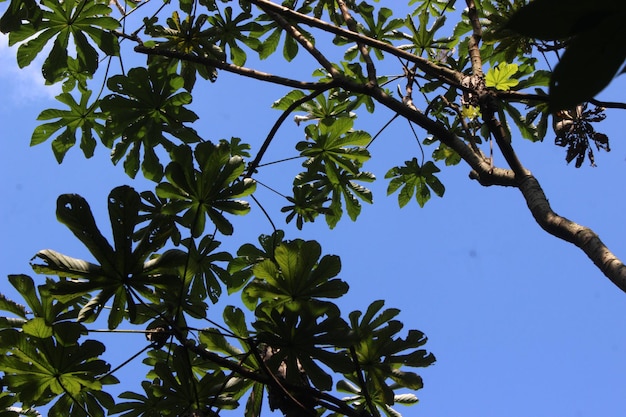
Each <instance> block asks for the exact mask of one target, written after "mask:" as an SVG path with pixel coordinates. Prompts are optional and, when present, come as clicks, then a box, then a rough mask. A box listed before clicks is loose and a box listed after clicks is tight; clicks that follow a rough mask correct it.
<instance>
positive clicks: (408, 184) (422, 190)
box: [385, 158, 445, 207]
mask: <svg viewBox="0 0 626 417" xmlns="http://www.w3.org/2000/svg"><path fill="white" fill-rule="evenodd" d="M439 171H440V170H439V168H437V166H435V164H434V163H433V162H432V161H428V162H426V163H425V164H424V165H423V166H420V165H419V163H418V162H417V158H413V159H412V160H411V161H405V165H404V166H402V167H399V166H398V167H394V168H391V169H390V170H389V171H388V172H387V174H385V178H391V181H390V182H389V186H388V187H387V195H391V194H393V193H394V192H396V191H397V190H398V189H399V190H400V192H399V193H398V204H399V205H400V207H404V206H405V205H407V204H408V202H409V201H410V200H411V198H412V197H413V195H415V199H416V201H417V203H418V204H419V205H420V207H424V204H426V202H428V200H430V191H431V190H432V191H433V192H434V193H435V194H436V195H437V196H439V197H442V196H443V194H444V193H445V187H444V185H443V184H442V183H441V181H439V179H438V178H437V177H436V176H435V175H434V174H435V173H437V172H439Z"/></svg>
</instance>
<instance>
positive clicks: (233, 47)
mask: <svg viewBox="0 0 626 417" xmlns="http://www.w3.org/2000/svg"><path fill="white" fill-rule="evenodd" d="M207 21H208V22H209V24H210V25H211V34H213V36H214V37H215V43H216V44H217V45H218V46H219V47H220V48H221V50H223V51H226V49H228V51H229V56H230V60H231V61H232V63H233V64H235V65H239V66H241V65H244V64H245V63H246V59H247V56H246V53H245V51H244V50H243V49H242V48H241V46H240V44H244V45H246V46H247V47H249V48H251V49H253V50H259V48H260V45H261V42H260V41H259V40H258V39H257V38H256V37H254V36H251V33H253V32H259V31H260V30H261V25H260V24H259V23H257V22H254V21H253V20H252V15H251V14H249V13H245V12H244V13H240V14H238V15H237V16H235V17H233V9H232V7H226V8H225V9H224V11H223V13H219V14H214V15H211V16H208V18H207ZM226 47H228V48H226Z"/></svg>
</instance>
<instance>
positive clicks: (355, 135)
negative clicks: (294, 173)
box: [296, 117, 371, 183]
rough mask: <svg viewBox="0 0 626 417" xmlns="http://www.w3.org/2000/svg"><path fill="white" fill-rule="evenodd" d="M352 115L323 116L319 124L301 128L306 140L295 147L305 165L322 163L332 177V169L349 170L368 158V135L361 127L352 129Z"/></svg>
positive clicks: (351, 170)
mask: <svg viewBox="0 0 626 417" xmlns="http://www.w3.org/2000/svg"><path fill="white" fill-rule="evenodd" d="M353 124H354V122H353V120H352V119H349V118H345V117H342V118H339V119H333V120H328V119H324V120H322V122H321V123H320V124H319V125H309V126H307V127H306V129H305V131H306V133H307V138H308V139H309V140H307V141H302V142H299V143H298V144H297V145H296V149H297V150H298V151H300V155H301V156H303V157H306V158H308V159H307V160H306V162H305V163H304V164H303V165H304V166H305V167H311V168H316V167H318V166H321V165H322V164H324V166H325V167H326V169H325V172H326V175H327V176H328V177H329V178H330V179H331V182H333V183H336V181H334V177H335V175H334V173H335V172H337V171H339V170H346V171H348V172H351V173H353V174H357V173H358V172H359V168H360V167H361V166H362V165H363V163H364V162H365V161H367V160H368V159H369V158H370V154H369V151H368V150H367V149H365V145H367V144H368V143H369V142H370V140H371V136H370V135H369V134H368V133H367V132H364V131H353V130H352V125H353Z"/></svg>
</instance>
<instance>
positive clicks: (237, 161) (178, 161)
mask: <svg viewBox="0 0 626 417" xmlns="http://www.w3.org/2000/svg"><path fill="white" fill-rule="evenodd" d="M194 159H195V160H196V162H197V164H198V166H199V170H198V169H196V168H195V166H194ZM244 169H245V164H244V161H243V159H242V158H241V156H238V155H236V156H231V154H230V146H229V145H228V143H227V142H225V141H222V142H220V143H218V144H217V145H214V144H212V143H211V142H203V143H200V144H198V145H197V146H196V149H195V150H194V152H193V156H192V152H191V149H190V148H189V147H188V146H185V145H182V146H179V147H178V148H176V150H175V151H174V152H173V161H172V162H170V164H169V165H168V166H167V169H166V170H165V176H166V178H167V180H168V182H162V183H160V184H159V185H158V186H157V187H156V193H157V195H158V196H159V197H161V198H167V199H169V200H170V202H169V203H168V205H167V206H166V211H168V213H169V214H172V215H178V213H180V212H184V213H183V214H182V216H180V217H177V222H179V223H180V224H181V225H183V226H185V227H187V228H189V229H190V230H191V233H192V236H193V237H198V236H200V235H201V234H202V233H203V232H204V228H205V224H206V218H207V217H208V218H209V219H210V220H211V221H212V222H213V223H214V224H215V227H216V228H217V230H218V231H219V232H220V233H222V234H224V235H231V234H232V233H233V226H232V224H231V223H230V222H229V221H228V220H227V219H226V217H225V216H224V215H223V214H222V212H226V213H230V214H236V215H243V214H246V213H248V212H249V211H250V205H249V204H248V202H246V201H242V200H236V198H239V197H245V196H247V195H250V194H252V193H253V192H254V190H255V189H256V182H255V181H254V180H253V179H251V178H243V179H240V178H239V177H240V175H241V174H242V173H243V171H244Z"/></svg>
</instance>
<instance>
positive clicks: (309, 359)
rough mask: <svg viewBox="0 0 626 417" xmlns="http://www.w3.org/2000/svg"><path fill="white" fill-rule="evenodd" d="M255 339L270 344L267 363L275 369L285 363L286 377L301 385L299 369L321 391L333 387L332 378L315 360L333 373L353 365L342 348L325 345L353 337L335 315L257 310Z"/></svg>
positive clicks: (344, 344) (348, 341)
mask: <svg viewBox="0 0 626 417" xmlns="http://www.w3.org/2000/svg"><path fill="white" fill-rule="evenodd" d="M256 316H257V320H256V321H255V322H253V323H252V325H253V326H254V327H255V328H256V329H257V332H258V333H257V339H258V341H260V342H262V343H265V344H266V345H267V346H270V347H271V349H272V350H273V354H272V356H271V357H270V358H269V359H267V358H266V360H267V362H266V363H267V366H268V368H269V369H270V370H271V371H274V372H277V370H278V368H279V367H281V365H283V364H284V367H285V368H286V371H285V379H286V380H287V381H288V382H290V383H293V384H297V385H301V384H302V374H301V372H300V369H302V370H303V371H304V374H306V378H308V379H309V380H310V381H311V383H312V384H313V385H314V386H315V387H317V388H318V389H321V390H330V389H331V388H332V377H331V376H330V375H329V374H328V373H327V372H326V371H325V370H324V369H323V368H322V367H320V366H319V365H318V364H317V363H316V361H320V362H322V363H323V364H324V365H326V366H328V367H329V368H331V369H332V370H334V371H335V372H341V373H346V372H351V371H352V370H353V369H354V365H353V364H352V362H351V360H350V359H349V357H348V355H347V353H346V352H345V350H342V351H332V350H330V349H326V348H325V347H326V346H336V347H347V346H349V345H350V344H351V343H352V342H353V341H354V340H353V337H352V335H351V334H350V333H349V332H348V331H347V326H346V323H345V321H343V320H342V319H341V318H340V317H338V316H336V315H331V316H329V317H326V318H321V317H320V316H316V315H312V314H311V313H310V312H307V311H306V310H304V311H288V310H284V311H283V312H282V313H279V312H278V311H277V310H271V311H263V310H257V311H256Z"/></svg>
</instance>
